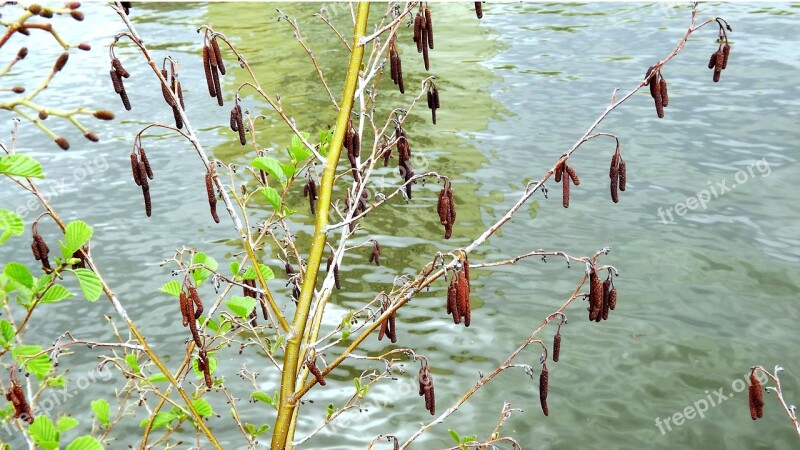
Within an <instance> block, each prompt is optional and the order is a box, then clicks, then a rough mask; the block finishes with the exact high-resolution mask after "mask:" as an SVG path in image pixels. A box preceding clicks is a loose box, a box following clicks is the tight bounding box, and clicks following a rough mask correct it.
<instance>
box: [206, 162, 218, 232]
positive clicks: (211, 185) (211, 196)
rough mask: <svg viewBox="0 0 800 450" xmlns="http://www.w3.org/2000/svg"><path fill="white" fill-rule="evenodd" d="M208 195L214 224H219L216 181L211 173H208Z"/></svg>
mask: <svg viewBox="0 0 800 450" xmlns="http://www.w3.org/2000/svg"><path fill="white" fill-rule="evenodd" d="M206 195H207V196H208V207H209V209H210V211H211V217H212V218H213V219H214V222H216V223H219V216H218V215H217V194H216V191H215V190H214V180H213V179H212V177H211V171H208V172H206Z"/></svg>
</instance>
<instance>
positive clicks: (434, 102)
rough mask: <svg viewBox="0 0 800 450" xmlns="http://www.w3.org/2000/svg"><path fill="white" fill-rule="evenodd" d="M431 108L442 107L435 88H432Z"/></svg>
mask: <svg viewBox="0 0 800 450" xmlns="http://www.w3.org/2000/svg"><path fill="white" fill-rule="evenodd" d="M433 107H434V108H436V109H439V108H441V107H442V105H441V103H439V90H438V89H436V86H434V87H433Z"/></svg>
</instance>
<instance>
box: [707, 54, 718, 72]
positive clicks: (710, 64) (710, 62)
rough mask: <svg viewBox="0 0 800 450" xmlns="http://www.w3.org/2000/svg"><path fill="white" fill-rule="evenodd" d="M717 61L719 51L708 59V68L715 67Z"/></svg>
mask: <svg viewBox="0 0 800 450" xmlns="http://www.w3.org/2000/svg"><path fill="white" fill-rule="evenodd" d="M716 63H717V52H714V53H712V54H711V58H709V60H708V68H709V69H713V68H714V65H715V64H716Z"/></svg>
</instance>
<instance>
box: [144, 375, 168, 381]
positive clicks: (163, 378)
mask: <svg viewBox="0 0 800 450" xmlns="http://www.w3.org/2000/svg"><path fill="white" fill-rule="evenodd" d="M147 381H149V382H151V383H166V382H168V381H169V378H167V376H166V375H164V374H163V373H157V374H155V375H150V376H149V377H147Z"/></svg>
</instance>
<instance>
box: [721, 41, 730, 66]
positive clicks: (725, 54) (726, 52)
mask: <svg viewBox="0 0 800 450" xmlns="http://www.w3.org/2000/svg"><path fill="white" fill-rule="evenodd" d="M730 54H731V46H730V44H725V45H723V46H722V70H725V69H726V68H727V67H728V56H730Z"/></svg>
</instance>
